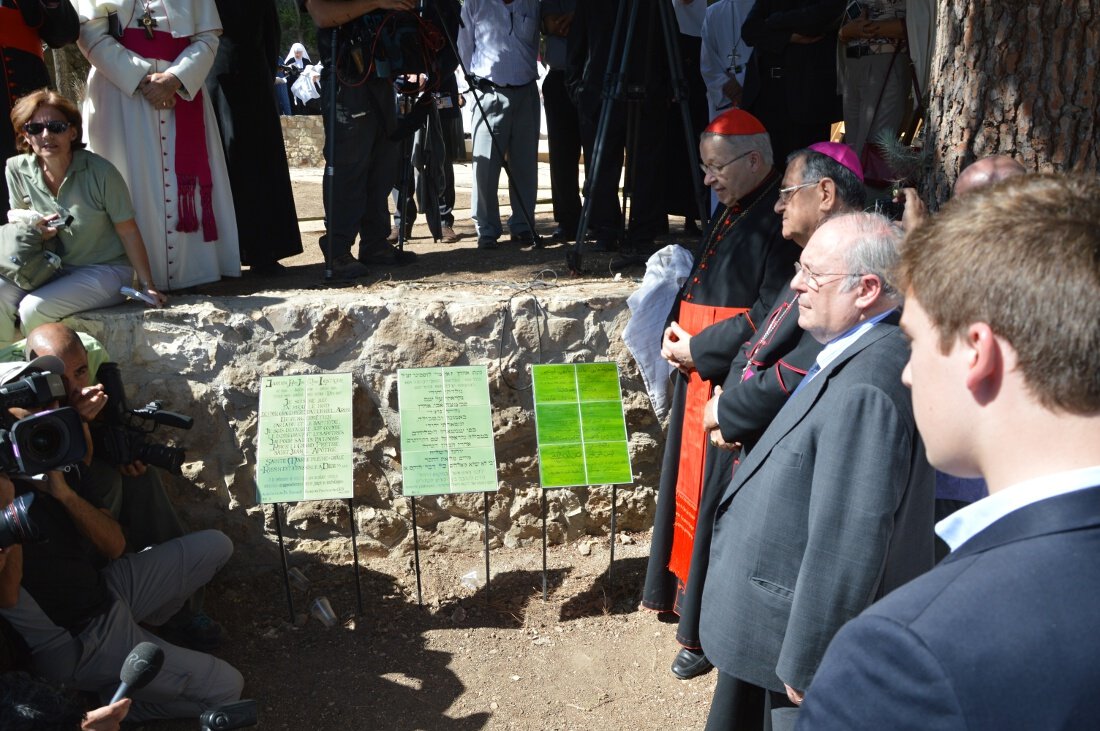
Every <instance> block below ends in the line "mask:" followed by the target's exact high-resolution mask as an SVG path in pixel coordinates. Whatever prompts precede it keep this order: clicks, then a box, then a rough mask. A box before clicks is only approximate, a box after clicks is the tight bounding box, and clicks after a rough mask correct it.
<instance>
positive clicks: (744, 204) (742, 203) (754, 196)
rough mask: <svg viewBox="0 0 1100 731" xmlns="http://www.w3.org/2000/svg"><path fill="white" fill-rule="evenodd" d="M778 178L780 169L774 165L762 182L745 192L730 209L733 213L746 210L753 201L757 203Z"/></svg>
mask: <svg viewBox="0 0 1100 731" xmlns="http://www.w3.org/2000/svg"><path fill="white" fill-rule="evenodd" d="M778 179H779V171H778V170H776V169H775V166H772V168H771V170H769V171H768V174H767V175H765V176H764V179H763V180H761V181H760V184H759V185H757V186H756V187H755V188H753V189H752V190H750V191H749V192H748V193H747V194H745V196H744V197H742V198H740V199H739V200H737V201H736V202H734V204H733V205H732V206H730V211H731V212H733V213H737V212H740V211H743V210H745V209H746V208H748V207H749V206H751V205H752V204H753V203H756V201H757V200H759V199H760V198H761V197H763V195H764V194H765V193H767V192H768V191H769V190H771V188H772V186H773V185H774V184H775V181H776V180H778Z"/></svg>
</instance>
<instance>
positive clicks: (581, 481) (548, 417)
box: [531, 363, 634, 488]
mask: <svg viewBox="0 0 1100 731" xmlns="http://www.w3.org/2000/svg"><path fill="white" fill-rule="evenodd" d="M531 376H532V380H533V382H534V389H533V390H534V395H535V427H536V433H537V435H538V444H539V447H538V449H539V478H540V481H541V483H542V486H543V487H544V488H545V487H576V486H579V485H606V484H624V483H629V482H633V479H634V478H633V473H632V472H631V468H630V449H629V446H628V444H627V442H628V435H627V433H626V418H625V417H624V416H623V397H622V391H621V390H620V388H619V367H618V365H617V364H615V363H576V364H572V365H536V366H532V367H531Z"/></svg>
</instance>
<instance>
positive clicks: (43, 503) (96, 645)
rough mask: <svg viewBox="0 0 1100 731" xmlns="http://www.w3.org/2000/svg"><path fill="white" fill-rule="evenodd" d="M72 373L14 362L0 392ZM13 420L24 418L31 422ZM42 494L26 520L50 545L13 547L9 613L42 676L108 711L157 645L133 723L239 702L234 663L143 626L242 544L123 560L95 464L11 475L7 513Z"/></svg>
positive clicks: (206, 535) (175, 544)
mask: <svg viewBox="0 0 1100 731" xmlns="http://www.w3.org/2000/svg"><path fill="white" fill-rule="evenodd" d="M63 370H64V365H63V364H62V362H61V361H60V360H58V359H57V358H54V357H50V356H45V357H40V358H36V359H34V360H33V361H31V362H30V363H11V364H4V365H2V366H0V385H5V384H8V383H12V382H14V381H16V380H18V379H20V378H22V377H23V376H25V375H29V374H30V373H33V372H36V371H50V372H52V373H61V372H63ZM11 414H12V416H13V417H15V418H17V419H18V418H22V417H24V416H26V415H27V414H28V412H26V411H23V410H21V409H11ZM89 449H90V445H89ZM31 493H33V500H32V502H31V503H30V505H29V507H28V510H27V517H28V518H29V520H28V521H27V522H28V524H29V525H32V526H34V528H35V529H36V530H37V531H38V532H39V533H40V535H41V536H42V537H44V538H48V540H47V541H45V542H41V543H39V542H33V541H30V542H27V543H25V544H22V545H21V544H19V543H16V544H14V545H11V546H8V547H5V548H3V549H2V553H0V615H2V616H3V617H4V618H5V619H6V620H7V621H8V622H9V623H10V624H11V626H12V627H13V628H14V629H15V631H16V632H18V633H19V634H20V635H21V636H22V638H23V640H24V641H25V642H26V643H27V646H28V647H29V648H30V651H31V667H32V670H33V671H34V672H35V673H36V674H38V675H40V676H42V677H44V678H46V679H48V680H50V681H53V682H57V683H64V684H65V685H67V686H69V687H71V688H74V689H77V690H84V691H91V692H94V693H97V694H98V695H99V696H100V699H101V700H103V701H106V700H107V699H109V698H110V696H111V694H112V693H113V692H114V690H115V688H116V687H117V686H118V676H119V670H120V668H121V667H122V664H123V662H124V661H125V659H126V656H127V655H128V654H129V652H130V650H131V649H133V647H134V646H135V645H137V644H138V643H140V642H146V641H148V642H153V643H155V644H157V645H159V646H160V647H161V648H163V650H164V656H165V657H164V665H163V667H162V668H161V670H160V672H159V673H157V675H156V677H154V678H153V680H152V682H151V683H150V684H149V685H148V686H146V687H145V688H143V689H141V690H137V691H134V692H133V693H132V694H131V697H132V698H133V706H132V708H131V712H130V714H129V716H128V720H131V721H138V722H140V721H148V720H154V719H162V718H183V717H191V718H194V717H196V716H198V715H199V714H200V713H201V712H202V711H203V710H205V709H207V708H210V707H213V706H217V705H221V704H224V703H230V702H233V701H235V700H238V699H239V698H240V694H241V688H242V685H243V683H244V680H243V678H242V677H241V674H240V673H239V672H237V670H235V669H234V668H233V667H232V666H230V665H229V664H228V663H225V662H223V661H221V660H219V659H217V658H215V657H213V656H211V655H207V654H204V653H200V652H195V651H193V650H187V649H184V648H182V647H177V646H175V645H172V644H169V643H167V642H165V641H164V640H162V639H160V638H158V637H156V636H155V635H153V634H152V633H151V632H149V631H147V630H145V629H144V628H143V627H141V626H140V624H145V625H148V626H153V627H156V626H158V625H159V624H162V623H163V622H165V621H166V620H167V619H168V618H169V617H171V616H172V615H174V614H175V613H176V612H177V611H178V610H179V609H180V607H181V606H182V605H183V603H184V601H185V600H186V599H187V598H188V597H189V596H191V595H192V594H194V592H195V590H196V589H198V588H199V587H201V586H202V585H204V584H206V583H207V582H208V581H209V580H210V579H211V577H213V576H214V574H215V573H217V571H218V570H219V569H220V568H221V567H222V566H223V565H224V564H225V562H226V561H228V560H229V557H230V555H231V554H232V552H233V544H232V543H231V542H230V540H229V539H228V538H227V537H226V536H225V535H224V534H222V533H221V532H219V531H216V530H204V531H198V532H196V533H191V534H188V535H185V536H182V537H180V538H177V539H174V540H171V541H168V542H166V543H163V544H161V545H158V546H155V547H153V548H151V549H149V550H146V551H142V552H141V553H131V554H125V555H123V550H124V549H125V545H126V540H125V537H124V536H123V533H122V529H121V528H120V527H119V524H118V523H117V522H116V521H115V520H114V519H113V518H112V517H111V516H110V514H109V513H108V511H107V510H105V509H103V507H102V505H101V504H100V502H99V500H98V498H97V497H96V495H95V490H94V488H93V486H92V484H91V481H90V480H89V472H88V470H87V468H86V466H85V465H83V464H77V465H74V466H71V467H69V468H68V469H67V470H66V471H64V472H62V471H57V470H54V471H51V472H49V473H47V475H46V478H45V479H44V480H42V481H33V482H32V481H24V480H17V481H16V482H14V483H13V482H12V480H10V479H9V478H8V476H7V475H3V474H0V509H2V508H5V507H7V506H8V505H10V504H11V502H12V500H13V499H14V498H15V497H16V496H22V495H26V494H31Z"/></svg>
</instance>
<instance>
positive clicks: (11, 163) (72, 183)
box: [4, 150, 134, 266]
mask: <svg viewBox="0 0 1100 731" xmlns="http://www.w3.org/2000/svg"><path fill="white" fill-rule="evenodd" d="M4 174H5V176H6V177H7V181H8V196H9V204H10V206H11V207H12V208H24V209H30V210H32V211H37V212H38V213H41V214H42V215H44V216H47V215H49V214H51V213H58V214H60V215H61V217H62V218H66V217H68V216H70V215H71V216H72V217H73V222H72V224H71V225H70V226H69V227H68V228H64V229H60V230H59V231H58V234H57V235H58V241H60V242H61V244H62V246H63V247H64V251H63V252H62V253H61V261H62V262H63V263H64V264H65V265H66V266H86V265H89V264H129V263H130V262H129V259H128V258H127V257H126V249H125V248H124V247H123V245H122V239H120V238H119V236H118V233H117V232H116V231H115V224H118V223H123V222H125V221H129V220H131V219H133V218H134V206H133V203H132V202H131V201H130V191H129V190H128V189H127V187H126V181H125V180H123V179H122V175H121V173H119V172H118V169H117V168H116V167H115V166H114V165H112V164H111V163H110V162H108V161H107V160H106V159H105V158H102V157H100V156H99V155H96V154H95V153H93V152H88V151H87V150H73V160H72V162H71V163H70V164H69V169H68V171H67V172H66V173H65V180H63V181H62V182H61V188H59V189H58V191H57V195H56V196H54V194H53V193H51V192H50V188H49V186H47V185H46V179H45V176H44V175H43V174H42V169H41V167H40V166H39V165H38V160H37V159H36V158H35V156H34V155H33V154H30V153H27V154H24V155H16V156H15V157H12V158H9V159H8V163H7V168H6V170H5V171H4Z"/></svg>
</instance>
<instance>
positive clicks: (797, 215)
mask: <svg viewBox="0 0 1100 731" xmlns="http://www.w3.org/2000/svg"><path fill="white" fill-rule="evenodd" d="M781 185H782V186H783V187H781V188H780V189H779V196H778V198H777V199H776V202H775V212H776V213H777V214H780V215H781V216H782V219H781V220H782V232H783V238H785V239H788V240H790V241H793V242H794V243H795V244H797V245H798V247H799V248H802V247H804V246H805V245H806V243H807V242H808V241H809V240H810V236H811V235H813V233H814V231H816V230H817V228H818V226H820V225H821V224H822V223H824V222H825V220H826V219H828V218H829V217H830V216H833V215H837V214H840V213H851V212H854V211H858V210H860V209H861V208H862V206H863V200H864V197H865V193H864V188H863V169H862V167H861V166H860V164H859V159H858V158H857V157H856V154H855V153H854V152H852V150H851V148H850V147H848V146H847V145H842V144H840V143H836V142H818V143H816V144H813V145H811V146H810V147H807V148H805V149H802V150H797V151H795V152H793V153H791V155H790V156H789V157H788V158H787V171H786V173H785V174H784V175H783V181H782V183H781ZM726 327H727V325H726V321H723V322H719V323H717V324H715V325H712V326H711V327H709V328H707V329H706V330H703V331H702V332H701V333H699V335H698V336H697V338H696V339H695V340H696V342H695V345H694V346H693V347H692V349H693V350H696V351H698V352H699V356H700V362H701V363H704V364H705V363H706V362H707V361H708V360H709V358H708V357H707V356H706V355H705V354H704V353H703V351H704V350H705V349H706V348H705V347H700V346H708V345H709V346H711V347H712V348H714V349H717V350H720V351H721V352H722V353H723V354H726V353H728V344H727V343H725V342H724V340H728V338H726V339H724V338H723V333H722V331H723V329H724V328H726ZM821 347H822V346H821V343H819V342H817V341H816V340H814V338H813V337H811V336H810V335H809V334H808V333H806V332H805V331H803V330H802V328H800V327H799V326H798V293H797V292H796V291H794V290H793V289H791V288H790V287H787V289H786V291H785V292H784V293H783V294H782V295H781V296H780V298H779V301H778V304H777V305H776V306H775V308H774V309H773V310H772V311H771V313H770V314H769V315H768V317H767V319H766V320H764V321H763V322H762V323H758V324H757V328H756V333H755V334H754V335H753V336H752V337H751V338H750V339H749V340H748V341H746V342H745V344H744V345H742V346H741V347H740V349H739V351H738V352H737V354H736V357H735V358H734V360H733V363H732V364H729V365H728V366H727V368H728V375H727V376H726V379H725V381H724V382H723V384H722V386H721V387H719V388H716V389H715V395H714V397H712V398H711V400H710V401H709V402H707V406H706V408H705V409H704V411H703V428H704V429H706V430H707V432H708V434H709V435H710V441H711V445H712V446H713V447H717V448H721V449H723V450H729V451H730V452H734V453H736V452H740V453H741V455H740V458H741V459H744V458H745V455H746V454H747V453H748V451H749V450H750V449H751V448H752V445H753V444H754V443H755V441H756V440H757V439H758V438H759V437H760V435H761V434H762V433H763V432H764V430H765V429H766V428H767V427H768V424H769V423H771V420H772V419H773V418H775V415H776V414H777V413H778V412H779V409H780V408H782V407H783V404H784V403H786V401H787V399H788V398H789V397H790V395H791V392H792V391H794V389H795V388H796V387H797V386H798V384H799V382H800V381H801V380H802V377H803V376H804V375H805V374H806V371H807V370H809V368H810V366H811V365H812V364H813V362H814V358H816V357H817V354H818V352H819V351H820V350H821ZM725 357H727V358H728V357H729V356H728V354H726V355H725ZM701 371H707V367H706V365H704V366H703V367H702V368H701ZM711 451H712V452H713V451H714V450H713V449H712V450H711ZM718 454H720V453H716V454H715V455H714V456H713V457H712V458H711V459H709V460H708V462H707V469H706V472H705V474H704V476H703V489H702V497H701V499H700V506H699V520H698V522H697V524H696V528H695V543H694V545H693V547H692V554H691V569H690V572H689V576H688V580H687V588H686V589H685V591H684V592H683V595H682V597H681V600H680V602H679V607H678V609H679V615H680V622H679V626H678V627H677V630H676V641H677V642H679V643H680V644H681V645H682V646H683V649H681V650H680V652H679V654H677V656H676V660H675V661H674V662H673V664H672V672H673V674H674V675H676V676H677V677H679V678H681V679H684V680H687V679H688V678H692V677H695V676H697V675H701V674H703V673H705V672H708V671H709V670H710V669H711V668H712V667H713V666H712V665H711V664H710V662H709V661H708V660H707V659H706V655H705V653H704V652H703V650H702V645H701V644H700V642H699V604H700V600H701V599H702V596H703V581H704V580H705V578H706V571H707V562H708V558H709V556H710V528H711V525H712V523H713V520H714V511H715V509H716V508H717V505H718V499H719V498H720V497H721V495H722V492H723V491H724V490H725V489H726V485H728V484H729V481H730V475H731V473H730V469H729V467H728V461H727V460H723V459H719V458H718V456H717V455H718Z"/></svg>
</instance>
